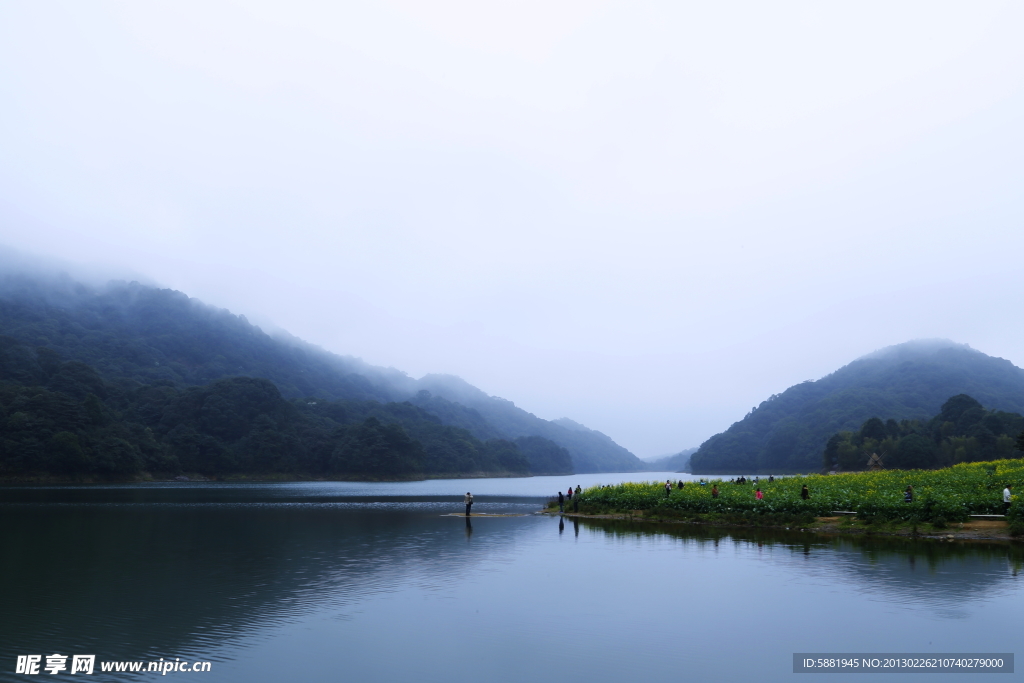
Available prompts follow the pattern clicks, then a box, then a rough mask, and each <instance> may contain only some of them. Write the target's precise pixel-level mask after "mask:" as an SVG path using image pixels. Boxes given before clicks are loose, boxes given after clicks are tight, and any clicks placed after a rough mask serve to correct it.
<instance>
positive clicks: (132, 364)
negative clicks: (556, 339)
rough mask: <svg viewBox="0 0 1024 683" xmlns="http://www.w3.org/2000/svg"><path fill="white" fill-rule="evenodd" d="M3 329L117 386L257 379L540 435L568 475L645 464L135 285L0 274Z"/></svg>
mask: <svg viewBox="0 0 1024 683" xmlns="http://www.w3.org/2000/svg"><path fill="white" fill-rule="evenodd" d="M0 334H3V335H7V336H8V337H11V338H13V339H14V340H16V341H17V342H19V343H20V344H24V345H25V346H26V347H30V348H35V347H43V348H47V349H50V350H52V351H55V352H56V353H57V354H58V355H59V357H61V358H62V359H64V360H68V361H78V362H81V363H85V364H87V365H89V366H91V367H92V368H95V370H96V371H97V372H98V373H99V375H100V376H101V377H103V379H104V380H105V381H107V382H112V383H115V384H118V385H121V386H124V387H126V388H131V387H134V386H139V385H151V384H161V383H163V384H166V385H168V386H175V387H189V386H204V385H206V384H209V383H211V382H214V381H216V380H220V379H226V378H230V377H237V376H244V377H257V378H266V379H268V380H270V381H271V382H273V384H274V385H275V386H276V387H277V388H278V389H279V390H280V392H281V394H282V396H283V397H284V398H286V399H296V398H311V399H316V398H322V399H328V400H355V401H379V402H381V403H388V402H403V401H408V402H410V403H412V404H413V405H415V406H417V407H418V408H421V409H422V410H424V411H426V412H427V413H430V414H432V415H434V416H436V417H437V418H438V419H439V420H440V421H441V423H442V424H444V425H448V426H453V427H458V428H462V429H466V430H467V431H469V432H470V433H471V434H473V436H474V437H475V438H478V439H480V440H482V441H487V440H493V439H508V440H512V441H515V440H517V439H521V438H525V437H531V436H539V437H543V438H546V439H549V440H551V441H553V442H554V443H556V444H558V446H561V447H563V448H564V449H566V451H567V452H568V454H569V456H570V458H571V461H572V466H573V469H574V470H575V471H577V472H608V471H637V470H640V469H642V468H643V464H642V463H641V461H640V460H639V459H638V458H637V457H636V456H634V455H633V454H632V453H630V452H629V451H628V450H626V449H625V448H623V447H621V446H619V445H618V444H616V443H615V442H614V441H612V439H610V438H609V437H607V436H606V435H604V434H601V433H600V432H596V431H593V430H590V429H587V428H586V427H583V426H582V425H578V423H575V422H572V421H568V420H567V421H566V424H560V423H559V422H549V421H547V420H543V419H541V418H538V417H536V416H535V415H532V414H531V413H528V412H527V411H524V410H522V409H521V408H518V407H516V406H515V404H514V403H512V402H511V401H507V400H505V399H501V398H498V397H494V396H488V395H487V394H486V393H484V392H483V391H480V390H479V389H477V388H476V387H473V386H472V385H470V384H468V383H467V382H464V381H463V380H461V379H459V378H457V377H451V376H443V375H428V376H427V377H424V378H422V379H420V380H415V379H413V378H411V377H409V376H408V375H406V374H405V373H403V372H401V371H399V370H395V369H394V368H381V367H376V366H371V365H369V364H367V363H365V362H363V361H361V360H359V359H356V358H352V357H345V356H339V355H336V354H333V353H330V352H327V351H324V350H323V349H320V348H319V347H316V346H314V345H312V344H309V343H307V342H304V341H302V340H300V339H298V338H296V337H293V336H291V335H288V334H287V333H280V334H276V335H274V336H271V335H268V334H267V333H265V332H264V331H263V330H261V329H260V328H259V327H256V326H254V325H252V324H250V323H249V322H248V321H247V320H246V319H245V317H244V316H239V315H234V314H232V313H230V312H229V311H227V310H225V309H218V308H215V307H212V306H208V305H206V304H203V303H201V302H199V301H198V300H196V299H191V298H189V297H188V296H187V295H185V294H183V293H181V292H177V291H173V290H168V289H158V288H155V287H149V286H146V285H141V284H139V283H137V282H132V283H124V282H117V283H110V284H108V285H107V286H105V287H90V286H86V285H83V284H81V283H79V282H76V281H74V280H73V279H71V278H69V277H66V276H57V277H38V276H29V275H25V274H17V273H7V274H5V275H4V276H3V277H0ZM568 423H571V424H572V425H574V426H568ZM523 443H524V444H527V446H529V447H530V448H534V450H535V451H536V444H534V443H533V442H523ZM530 444H533V445H530ZM555 455H557V454H555ZM558 457H561V456H558Z"/></svg>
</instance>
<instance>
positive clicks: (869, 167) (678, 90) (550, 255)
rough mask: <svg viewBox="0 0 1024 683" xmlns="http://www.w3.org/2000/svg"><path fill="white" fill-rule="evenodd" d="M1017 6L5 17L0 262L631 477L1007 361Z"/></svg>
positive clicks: (459, 2)
mask: <svg viewBox="0 0 1024 683" xmlns="http://www.w3.org/2000/svg"><path fill="white" fill-rule="evenodd" d="M1022 35H1024V4H1021V3H1012V2H1010V3H1002V2H988V3H986V2H978V1H973V2H937V1H935V0H928V1H927V2H891V1H886V2H877V3H872V2H863V1H858V2H848V3H838V2H828V3H823V2H817V1H813V2H804V3H790V2H750V3H730V2H694V3H684V2H679V1H677V0H673V1H669V2H643V1H640V0H629V1H628V2H600V1H599V0H582V1H578V2H577V1H572V2H556V1H553V0H513V1H509V2H503V1H502V2H499V1H495V0H489V1H487V2H481V1H480V0H428V1H422V0H417V1H406V0H391V1H382V2H371V1H369V0H363V1H360V2H352V3H345V2H305V1H302V0H289V1H288V2H283V1H282V2H259V1H257V0H244V1H239V2H219V1H216V0H202V1H201V2H188V1H185V0H174V1H173V2H145V3H139V2H124V3H118V2H106V3H104V2H89V3H83V2H78V1H74V2H65V3H61V2H13V1H12V2H2V3H0V243H2V244H5V245H9V246H11V247H15V248H17V249H20V250H24V251H28V252H31V253H35V254H39V255H43V256H49V257H55V258H60V259H65V260H68V261H71V262H74V263H83V264H92V265H99V266H100V267H102V268H105V269H108V270H109V272H110V273H111V274H122V273H127V272H135V273H141V274H143V275H145V276H147V277H149V278H150V279H151V280H152V281H153V282H156V283H158V284H160V285H163V286H167V287H172V288H175V289H180V290H182V291H184V292H186V293H188V294H189V295H191V296H194V297H198V298H200V299H202V300H203V301H206V302H207V303H210V304H215V305H218V306H223V307H226V308H229V309H230V310H232V311H233V312H235V313H242V314H245V315H246V316H248V317H249V318H250V320H253V321H256V322H259V323H261V324H264V325H277V326H280V327H282V328H284V329H287V330H289V331H290V332H292V333H293V334H296V335H298V336H300V337H303V338H305V339H307V340H309V341H311V342H314V343H316V344H319V345H321V346H323V347H325V348H327V349H329V350H331V351H335V352H338V353H342V354H347V355H354V356H358V357H361V358H363V359H365V360H366V361H368V362H370V363H374V364H378V365H385V366H393V367H396V368H399V369H401V370H404V371H406V372H408V373H409V374H411V375H413V376H417V377H418V376H421V375H423V374H425V373H432V372H439V373H452V374H456V375H459V376H461V377H463V378H465V379H466V380H468V381H469V382H471V383H473V384H475V385H477V386H479V387H480V388H481V389H483V390H484V391H486V392H488V393H490V394H495V395H499V396H503V397H505V398H508V399H510V400H513V401H515V403H516V404H517V405H519V406H521V407H523V408H525V409H527V410H529V411H531V412H533V413H535V414H537V415H539V416H540V417H544V418H548V419H552V418H558V417H562V416H568V417H571V418H573V419H575V420H578V421H580V422H583V423H584V424H586V425H588V426H590V427H592V428H594V429H599V430H601V431H603V432H605V433H607V434H608V435H610V436H611V437H612V438H614V439H615V440H616V441H618V442H619V443H621V444H622V445H624V446H626V447H627V448H629V449H631V450H633V451H634V452H635V453H637V454H638V455H640V456H641V457H649V456H653V455H659V454H664V453H671V452H675V451H678V450H680V449H682V448H685V447H689V446H694V445H698V444H700V443H701V442H702V441H703V440H704V439H706V438H707V437H709V436H711V435H712V434H714V433H716V432H719V431H721V430H722V429H724V428H726V427H728V426H729V425H730V424H731V423H732V422H734V421H736V420H738V419H740V418H742V417H743V415H744V414H745V413H746V412H747V411H748V410H749V409H750V408H751V407H752V406H754V405H756V404H757V403H760V402H761V401H762V400H764V399H765V398H767V397H768V396H769V395H770V394H772V393H777V392H780V391H782V390H784V389H785V388H787V387H788V386H790V385H792V384H794V383H797V382H800V381H803V380H806V379H812V378H818V377H821V376H822V375H825V374H827V373H829V372H831V371H833V370H835V369H837V368H838V367H840V366H842V365H844V364H846V363H848V362H849V361H851V360H853V359H854V358H856V357H858V356H860V355H863V354H865V353H868V352H870V351H872V350H875V349H877V348H880V347H883V346H887V345H890V344H895V343H899V342H903V341H906V340H908V339H913V338H921V337H948V338H951V339H953V340H955V341H958V342H962V343H969V344H971V345H972V346H973V347H975V348H977V349H980V350H982V351H985V352H986V353H989V354H992V355H996V356H1001V357H1004V358H1008V359H1010V360H1011V361H1013V362H1014V363H1016V364H1017V365H1024V315H1022V310H1024V288H1022V286H1021V284H1022V283H1021V280H1022V278H1021V272H1022V263H1024V249H1022V247H1024V225H1022V218H1024V172H1022V164H1024V126H1022V121H1024V91H1022V83H1024V40H1022V39H1021V36H1022Z"/></svg>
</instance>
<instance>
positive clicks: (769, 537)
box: [584, 520, 1024, 617]
mask: <svg viewBox="0 0 1024 683" xmlns="http://www.w3.org/2000/svg"><path fill="white" fill-rule="evenodd" d="M584 524H585V525H586V526H587V527H588V528H590V529H592V530H594V531H595V532H597V533H600V534H603V535H606V536H608V537H611V538H616V539H620V540H622V539H628V538H647V539H653V538H662V539H674V540H676V541H678V542H680V543H682V544H684V545H685V546H686V547H687V549H689V550H694V551H697V552H711V553H714V554H718V553H719V551H720V549H721V545H722V544H723V543H724V544H728V545H730V546H732V548H733V549H738V550H742V549H749V548H751V547H753V548H756V549H757V551H758V555H759V557H760V558H761V559H762V560H764V561H771V562H774V563H781V564H784V565H785V566H787V567H788V568H792V567H798V568H799V569H800V571H801V573H802V574H803V575H805V576H806V577H808V578H810V579H818V580H821V581H824V582H828V581H833V580H835V579H837V578H840V577H841V578H843V579H844V580H846V581H849V582H851V584H853V585H854V586H855V587H858V588H859V589H862V590H864V591H867V592H881V593H882V594H884V599H885V600H889V601H892V600H896V601H898V602H901V603H907V604H914V605H917V606H921V605H932V606H934V607H942V606H943V605H947V604H951V603H959V602H961V601H964V600H970V599H972V598H978V597H982V596H986V597H993V596H997V595H1000V594H1001V593H1002V592H1004V591H1011V590H1016V589H1017V582H1016V580H1015V579H1016V578H1017V576H1018V574H1019V573H1020V570H1021V567H1022V566H1024V547H1022V546H1021V544H1018V543H1012V544H1009V543H999V542H986V541H954V542H948V541H936V540H933V539H907V538H895V537H883V536H866V535H865V536H854V535H850V536H832V537H829V536H822V535H818V534H811V533H806V532H799V531H784V530H776V529H723V528H720V527H699V526H690V525H672V524H665V525H652V524H641V523H633V522H627V521H619V520H584ZM766 553H767V557H765V554H766ZM796 557H799V558H800V559H801V560H802V565H801V564H796V563H795V562H794V558H796ZM954 596H955V597H954ZM943 610H944V612H943V614H944V616H949V617H959V616H962V614H963V612H962V611H958V610H956V609H947V608H943Z"/></svg>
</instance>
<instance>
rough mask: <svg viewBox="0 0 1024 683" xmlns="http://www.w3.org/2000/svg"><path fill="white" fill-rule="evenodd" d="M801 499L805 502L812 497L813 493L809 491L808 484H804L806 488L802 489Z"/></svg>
mask: <svg viewBox="0 0 1024 683" xmlns="http://www.w3.org/2000/svg"><path fill="white" fill-rule="evenodd" d="M800 497H801V498H803V499H804V500H807V499H808V498H810V497H811V492H810V491H808V490H807V484H804V487H803V488H802V489H800Z"/></svg>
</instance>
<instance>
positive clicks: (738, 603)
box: [0, 473, 1024, 683]
mask: <svg viewBox="0 0 1024 683" xmlns="http://www.w3.org/2000/svg"><path fill="white" fill-rule="evenodd" d="M681 476H682V477H685V478H687V479H689V478H690V477H688V476H687V475H677V474H659V473H641V474H628V475H608V474H604V475H579V476H572V477H534V478H529V479H484V480H434V481H425V482H407V483H384V484H372V483H350V482H328V483H282V484H220V483H175V484H142V485H119V486H98V485H97V486H55V487H4V488H0V548H2V551H0V553H2V554H0V614H2V619H0V680H32V679H30V678H26V677H25V676H24V675H17V674H15V673H14V669H15V661H16V658H17V656H18V655H22V654H41V655H44V656H45V655H49V654H53V653H62V654H76V653H78V654H95V655H96V656H97V660H98V661H109V660H146V661H154V660H159V659H160V658H161V657H162V658H164V659H165V660H173V659H175V658H180V659H183V660H186V661H197V660H199V661H210V662H212V664H211V671H210V672H208V673H174V672H172V673H169V674H167V675H168V676H169V677H170V679H174V678H181V677H186V678H189V679H191V678H195V679H197V680H202V681H210V682H213V681H290V680H296V681H386V682H390V681H403V682H404V681H410V682H412V681H416V682H433V681H438V682H440V681H444V682H446V683H451V682H454V681H466V680H477V679H479V680H483V681H499V682H503V681H561V680H565V681H588V682H589V681H633V680H637V681H644V682H647V681H681V680H700V681H750V680H753V681H781V680H786V681H790V680H794V679H795V680H800V681H813V680H827V681H833V682H836V683H838V681H841V680H848V678H849V676H846V675H841V674H793V673H792V656H793V653H794V652H936V653H939V652H979V653H982V652H1014V650H1015V648H1016V645H1017V643H1018V642H1020V640H1021V636H1020V634H1021V633H1022V628H1021V627H1022V625H1024V594H1022V591H1021V587H1022V586H1021V580H1020V577H1019V575H1018V573H1019V569H1020V567H1021V565H1022V560H1024V553H1022V552H1021V550H1019V549H1016V548H1013V547H1009V546H1006V545H996V544H983V543H977V544H966V543H936V542H924V541H922V542H908V541H903V540H887V539H876V540H870V539H850V538H842V539H829V538H823V537H820V536H813V535H810V534H802V533H799V532H791V533H787V532H782V533H764V532H756V531H734V530H730V531H723V530H721V529H699V528H695V527H689V526H683V525H679V526H675V525H664V526H660V525H630V524H627V523H622V522H618V523H616V522H604V523H598V522H581V523H578V524H577V523H574V522H573V521H572V520H569V519H560V518H558V517H552V516H550V515H539V514H535V513H536V511H537V510H539V509H540V507H541V506H542V505H543V503H544V502H545V501H546V500H547V499H548V498H550V497H551V496H552V495H553V494H554V493H555V492H556V491H557V490H559V489H561V490H565V489H566V488H567V487H568V486H569V485H570V484H571V485H573V486H575V485H576V484H577V483H579V484H581V485H583V486H584V487H586V486H588V485H590V484H592V483H597V482H605V483H612V482H617V481H623V480H647V479H659V480H664V479H666V478H669V477H671V478H673V479H676V478H679V477H681ZM467 489H468V490H471V491H473V493H474V495H475V496H476V500H477V502H476V504H475V505H474V508H473V511H474V512H479V513H500V514H517V513H518V514H521V516H506V517H493V518H473V519H472V520H471V521H468V522H467V520H466V519H465V518H462V517H452V516H447V514H448V513H451V512H459V511H461V498H462V494H464V493H465V491H466V490H467ZM43 675H46V676H48V675H47V674H43ZM67 675H69V674H68V673H67V672H66V671H65V672H62V674H61V676H62V677H63V676H67ZM157 675H158V674H155V673H148V674H146V673H144V674H131V673H107V674H104V673H101V672H100V671H99V670H98V666H97V671H96V672H95V673H94V674H93V675H92V676H90V677H87V678H86V680H109V681H117V680H122V681H123V680H140V679H153V678H154V677H155V676H157ZM907 675H908V674H896V675H885V674H872V675H870V676H869V677H868V678H867V679H865V680H868V681H878V680H889V679H893V680H901V681H906V680H919V679H921V678H922V677H923V676H924V675H925V674H909V675H910V677H911V678H910V679H907V678H906V676H907ZM1021 675H1022V674H989V675H983V674H976V675H960V674H944V675H943V677H942V680H948V681H959V680H975V679H977V680H985V681H995V680H1010V679H1016V678H1019V677H1021ZM48 677H49V676H48ZM168 680H169V679H168ZM856 680H859V678H858V679H856Z"/></svg>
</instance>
